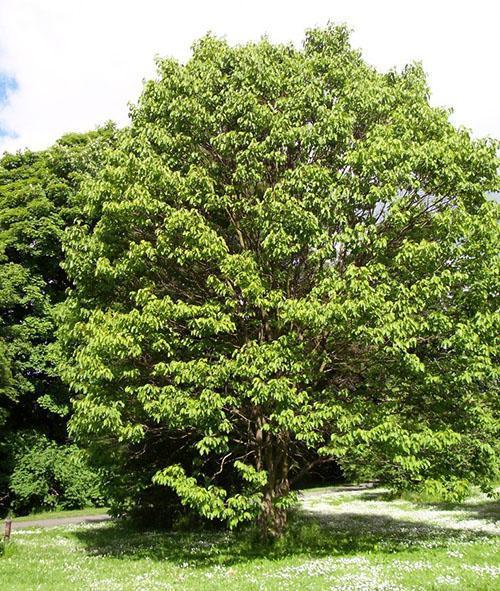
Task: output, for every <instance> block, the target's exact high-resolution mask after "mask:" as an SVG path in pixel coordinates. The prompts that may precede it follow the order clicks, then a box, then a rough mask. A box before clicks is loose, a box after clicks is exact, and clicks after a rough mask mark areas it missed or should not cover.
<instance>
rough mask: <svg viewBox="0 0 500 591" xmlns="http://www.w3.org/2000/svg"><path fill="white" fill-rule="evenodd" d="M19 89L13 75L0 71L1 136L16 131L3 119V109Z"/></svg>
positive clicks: (10, 134)
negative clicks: (6, 124) (11, 129)
mask: <svg viewBox="0 0 500 591" xmlns="http://www.w3.org/2000/svg"><path fill="white" fill-rule="evenodd" d="M17 89H18V84H17V81H16V79H15V78H14V77H13V76H8V75H7V74H4V73H2V72H0V138H2V137H4V136H12V135H13V134H14V133H15V132H13V131H10V130H9V129H8V127H6V126H5V123H4V122H3V121H2V110H3V107H4V106H5V105H7V104H8V102H9V98H10V96H11V94H12V93H13V92H15V91H16V90H17Z"/></svg>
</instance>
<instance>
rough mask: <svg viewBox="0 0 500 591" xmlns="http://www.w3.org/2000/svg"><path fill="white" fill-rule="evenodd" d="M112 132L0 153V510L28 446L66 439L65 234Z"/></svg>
mask: <svg viewBox="0 0 500 591" xmlns="http://www.w3.org/2000/svg"><path fill="white" fill-rule="evenodd" d="M114 133H115V132H114V129H113V127H112V126H108V127H106V128H103V129H102V130H99V131H95V132H90V133H88V134H68V135H66V136H64V137H63V138H61V139H60V140H59V141H58V142H57V143H56V144H55V145H54V146H52V147H51V148H49V149H47V150H43V151H40V152H31V151H25V152H19V153H17V154H5V155H4V156H3V157H2V159H1V160H0V421H2V423H1V432H0V512H2V511H3V512H5V510H6V509H7V508H8V507H9V505H11V503H12V502H13V501H14V497H15V496H16V495H15V493H13V490H12V488H11V478H12V475H13V472H14V471H15V467H16V465H17V463H18V461H19V462H21V461H22V457H24V455H26V453H28V451H29V450H30V449H31V448H33V449H42V448H44V447H47V446H49V447H50V445H52V444H50V445H49V443H48V442H49V441H51V440H53V441H56V442H57V443H59V444H60V443H64V442H65V441H66V439H67V432H66V422H67V418H68V411H69V391H68V388H67V386H66V385H64V384H63V383H62V381H61V379H60V378H59V377H58V375H57V373H56V371H55V367H56V360H57V350H56V348H55V346H54V341H55V335H54V332H55V316H54V314H55V309H56V307H57V305H58V304H60V303H61V302H62V301H63V300H64V298H65V291H66V289H67V287H68V285H69V283H68V280H67V277H66V274H65V272H64V271H63V269H62V268H61V266H60V263H61V259H62V250H61V235H62V233H63V230H64V228H65V227H66V226H67V225H69V224H70V223H72V221H73V218H74V216H75V212H76V210H75V207H74V204H73V203H72V196H73V194H74V193H75V191H76V190H77V188H78V187H79V184H80V181H81V178H82V176H83V175H84V174H88V173H90V172H91V171H93V170H94V168H95V166H97V163H98V159H99V153H100V151H101V150H102V145H103V144H104V143H106V142H109V141H111V139H112V137H113V135H114ZM24 431H25V433H24V434H23V432H24ZM37 433H38V434H40V436H39V437H38V438H37V436H36V434H37ZM45 443H47V445H45ZM32 444H33V445H32ZM23 454H24V455H23ZM63 456H64V454H62V452H61V454H59V456H57V457H61V458H63ZM52 457H56V456H55V455H54V454H52ZM25 464H26V462H25ZM33 498H34V497H33ZM34 507H35V505H34V506H32V508H34ZM23 508H24V509H29V508H30V507H29V502H24V504H23Z"/></svg>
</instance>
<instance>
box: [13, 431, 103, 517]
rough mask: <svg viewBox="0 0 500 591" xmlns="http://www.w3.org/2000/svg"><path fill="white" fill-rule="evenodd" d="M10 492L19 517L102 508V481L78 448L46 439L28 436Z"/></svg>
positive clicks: (17, 455) (14, 472) (38, 435)
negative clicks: (94, 506)
mask: <svg viewBox="0 0 500 591" xmlns="http://www.w3.org/2000/svg"><path fill="white" fill-rule="evenodd" d="M23 443H24V445H23V446H22V447H21V450H19V451H18V453H17V454H16V456H15V459H14V469H13V472H12V474H11V477H10V483H9V488H10V491H11V494H12V496H13V502H12V506H13V508H14V510H15V511H16V512H17V513H25V512H29V511H33V510H35V511H40V510H47V509H56V508H61V509H78V508H82V507H88V506H92V505H102V504H103V503H104V498H103V495H102V493H101V483H100V478H99V476H98V474H97V473H96V472H94V471H93V470H92V469H91V468H90V467H89V466H88V464H87V459H86V454H85V452H84V451H83V450H81V449H80V448H78V447H77V446H76V445H73V444H69V445H57V444H56V443H55V442H54V441H51V440H49V439H48V438H47V437H45V436H44V435H40V434H28V435H26V434H25V436H24V439H23Z"/></svg>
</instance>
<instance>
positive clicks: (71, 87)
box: [0, 0, 500, 150]
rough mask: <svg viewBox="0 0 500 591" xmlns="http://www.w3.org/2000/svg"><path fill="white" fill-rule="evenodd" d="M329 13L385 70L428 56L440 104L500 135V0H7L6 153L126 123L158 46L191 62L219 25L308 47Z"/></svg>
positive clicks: (2, 5)
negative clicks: (197, 45)
mask: <svg viewBox="0 0 500 591" xmlns="http://www.w3.org/2000/svg"><path fill="white" fill-rule="evenodd" d="M328 20H332V21H334V22H335V21H336V22H347V23H348V24H349V26H351V27H352V28H354V30H355V33H354V35H353V43H354V45H356V46H358V47H361V48H362V49H363V52H364V55H365V58H366V59H367V60H368V61H369V62H371V63H373V64H375V65H376V66H378V67H380V68H381V69H388V68H390V67H392V66H398V67H399V66H402V65H404V64H405V63H408V62H410V61H414V60H420V61H422V62H423V64H424V68H425V69H426V71H427V72H428V74H429V80H430V84H431V89H432V91H433V102H434V103H435V104H440V105H444V106H451V107H454V108H455V115H454V121H455V122H456V123H457V124H463V125H466V126H467V127H470V128H472V130H473V131H474V133H475V135H494V136H496V137H500V109H499V106H500V60H499V59H498V58H499V55H500V52H499V49H500V47H499V45H500V37H499V36H498V33H497V29H498V26H499V24H500V2H498V0H476V1H475V2H474V3H472V2H462V3H460V2H459V1H458V0H455V1H453V0H441V1H436V0H421V1H420V2H414V1H411V2H408V1H406V2H405V1H404V0H398V1H396V0H379V1H377V2H375V1H373V0H350V1H349V2H346V1H342V2H341V1H338V0H330V1H324V0H308V1H307V2H303V1H302V2H301V1H299V2H293V1H291V0H288V1H286V0H276V1H273V0H254V1H253V2H237V1H236V0H232V1H227V0H219V1H217V0H212V1H206V0H205V1H203V0H200V1H194V0H183V1H182V0H181V1H180V2H169V1H168V0H1V2H0V73H2V72H3V73H6V74H9V75H12V76H15V78H16V80H17V82H18V85H19V89H18V91H17V92H16V93H14V94H11V95H10V101H9V104H8V105H7V106H5V107H4V108H3V111H2V112H1V113H0V117H1V119H2V122H3V125H4V126H5V127H6V128H8V129H9V130H12V131H14V132H16V134H17V137H15V138H12V137H3V138H2V137H0V150H2V149H9V150H14V149H18V148H23V147H26V146H27V147H30V148H34V149H36V148H40V147H44V146H47V145H49V144H50V143H52V142H53V141H54V140H55V139H57V138H58V137H59V136H60V135H61V134H63V133H65V132H68V131H85V130H87V129H91V128H94V127H95V126H96V125H98V124H100V123H103V122H104V121H106V120H108V119H113V120H115V121H117V122H119V123H120V124H122V123H125V122H126V120H127V112H128V108H127V102H128V101H135V100H136V99H137V97H138V95H139V93H140V90H141V83H142V79H143V78H148V77H150V76H152V75H153V73H154V56H155V54H159V55H171V56H174V57H176V58H178V59H186V58H187V56H188V55H189V47H190V45H191V44H192V42H193V41H194V40H195V39H197V38H198V37H200V36H201V35H203V34H204V33H206V32H207V31H208V30H211V31H213V32H214V33H216V34H218V35H223V36H226V37H227V39H228V40H229V41H230V42H243V41H247V40H251V39H257V38H259V37H260V36H261V35H262V34H264V33H266V34H268V35H269V37H270V38H271V39H272V40H273V41H290V40H291V41H294V42H297V43H299V42H300V41H301V39H302V37H303V32H304V29H305V28H308V27H311V26H315V25H324V24H326V22H327V21H328Z"/></svg>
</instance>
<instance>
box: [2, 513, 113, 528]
mask: <svg viewBox="0 0 500 591" xmlns="http://www.w3.org/2000/svg"><path fill="white" fill-rule="evenodd" d="M110 519H111V516H110V515H79V516H78V517H51V518H49V519H32V520H31V521H16V520H15V519H13V520H12V531H15V530H19V529H27V528H30V527H57V526H59V525H73V524H78V523H99V522H101V521H109V520H110Z"/></svg>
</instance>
